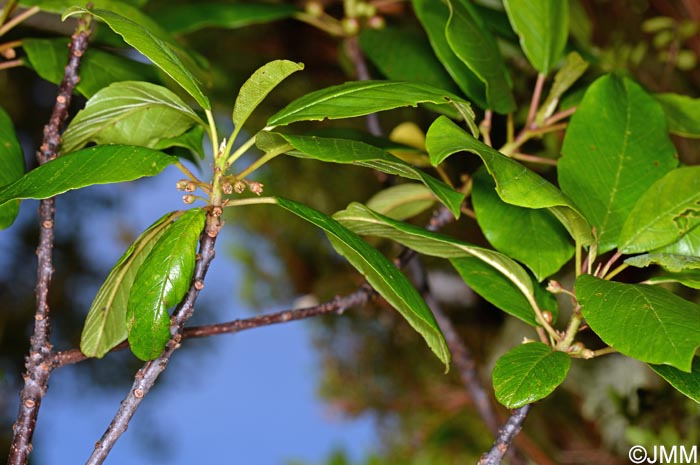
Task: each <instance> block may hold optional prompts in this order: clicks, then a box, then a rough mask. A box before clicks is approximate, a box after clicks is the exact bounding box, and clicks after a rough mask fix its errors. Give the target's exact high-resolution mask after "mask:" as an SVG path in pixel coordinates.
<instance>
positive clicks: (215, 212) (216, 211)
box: [211, 207, 224, 218]
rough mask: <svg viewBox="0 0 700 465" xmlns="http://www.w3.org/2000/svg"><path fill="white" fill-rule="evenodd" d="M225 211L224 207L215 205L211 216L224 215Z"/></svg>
mask: <svg viewBox="0 0 700 465" xmlns="http://www.w3.org/2000/svg"><path fill="white" fill-rule="evenodd" d="M223 213H224V209H223V208H221V207H214V208H212V209H211V216H213V217H214V218H218V217H220V216H221V215H223Z"/></svg>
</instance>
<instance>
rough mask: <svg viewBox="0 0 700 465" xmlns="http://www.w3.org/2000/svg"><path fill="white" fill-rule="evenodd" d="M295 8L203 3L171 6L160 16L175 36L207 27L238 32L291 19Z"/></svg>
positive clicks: (272, 5) (275, 5) (257, 4)
mask: <svg viewBox="0 0 700 465" xmlns="http://www.w3.org/2000/svg"><path fill="white" fill-rule="evenodd" d="M297 11H299V10H297V8H295V7H294V5H290V4H286V3H280V4H272V3H226V4H224V3H199V2H197V3H196V4H184V5H168V8H164V9H163V10H162V11H161V12H160V13H159V15H158V20H159V22H160V24H161V25H162V26H163V27H164V28H165V29H167V30H168V31H170V32H171V33H175V34H188V33H190V32H194V31H197V30H199V29H204V28H207V27H218V28H226V29H238V28H241V27H245V26H250V25H253V24H261V23H269V22H272V21H277V20H280V19H285V18H289V17H291V16H293V15H294V13H296V12H297Z"/></svg>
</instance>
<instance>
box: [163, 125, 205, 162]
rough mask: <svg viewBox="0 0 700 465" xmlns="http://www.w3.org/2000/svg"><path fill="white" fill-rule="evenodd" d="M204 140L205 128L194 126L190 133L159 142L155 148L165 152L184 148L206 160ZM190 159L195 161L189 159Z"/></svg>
mask: <svg viewBox="0 0 700 465" xmlns="http://www.w3.org/2000/svg"><path fill="white" fill-rule="evenodd" d="M203 139H204V127H202V126H199V125H197V126H192V128H190V130H189V131H186V132H185V133H183V134H180V135H179V136H175V137H170V138H166V139H161V140H159V141H158V143H157V144H156V145H155V146H154V147H153V148H154V149H156V150H165V149H169V148H171V147H182V148H183V149H187V150H189V151H190V152H192V153H193V154H195V155H196V156H197V157H199V158H200V159H204V149H203V146H202V143H203ZM188 159H191V160H193V159H192V158H189V157H188ZM193 161H194V160H193Z"/></svg>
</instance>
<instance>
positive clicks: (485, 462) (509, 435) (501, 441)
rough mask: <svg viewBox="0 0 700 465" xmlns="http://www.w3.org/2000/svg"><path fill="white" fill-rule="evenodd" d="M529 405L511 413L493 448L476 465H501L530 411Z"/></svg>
mask: <svg viewBox="0 0 700 465" xmlns="http://www.w3.org/2000/svg"><path fill="white" fill-rule="evenodd" d="M530 405H532V404H526V405H524V406H522V407H520V408H519V409H517V410H514V411H513V412H512V413H511V415H510V417H509V418H508V420H507V421H506V423H505V424H504V425H503V428H501V430H500V431H499V433H498V437H497V438H496V441H495V442H494V443H493V446H491V449H489V451H488V452H486V453H485V454H484V455H482V456H481V459H479V462H478V463H477V465H501V461H502V460H503V457H504V456H505V455H506V453H507V452H508V448H509V447H510V445H511V443H512V442H513V439H515V436H517V435H518V433H519V432H520V430H521V429H522V428H523V422H524V421H525V418H527V414H528V412H529V411H530Z"/></svg>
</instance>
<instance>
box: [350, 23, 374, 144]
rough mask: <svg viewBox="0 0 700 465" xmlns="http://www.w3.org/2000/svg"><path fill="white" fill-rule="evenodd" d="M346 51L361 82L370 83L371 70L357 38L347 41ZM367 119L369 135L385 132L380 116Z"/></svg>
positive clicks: (368, 116)
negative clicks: (380, 122) (380, 123)
mask: <svg viewBox="0 0 700 465" xmlns="http://www.w3.org/2000/svg"><path fill="white" fill-rule="evenodd" d="M345 50H346V51H347V54H348V56H349V57H350V61H352V63H353V65H354V66H355V73H356V74H357V79H358V80H359V81H369V80H370V79H371V76H370V74H369V68H368V67H367V61H366V60H365V55H364V53H362V50H361V49H360V43H359V41H358V40H357V36H352V37H348V38H347V39H345ZM366 118H367V131H369V133H370V134H372V135H373V136H381V135H382V134H383V131H382V127H381V126H380V125H379V116H377V113H370V114H369V115H367V117H366Z"/></svg>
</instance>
